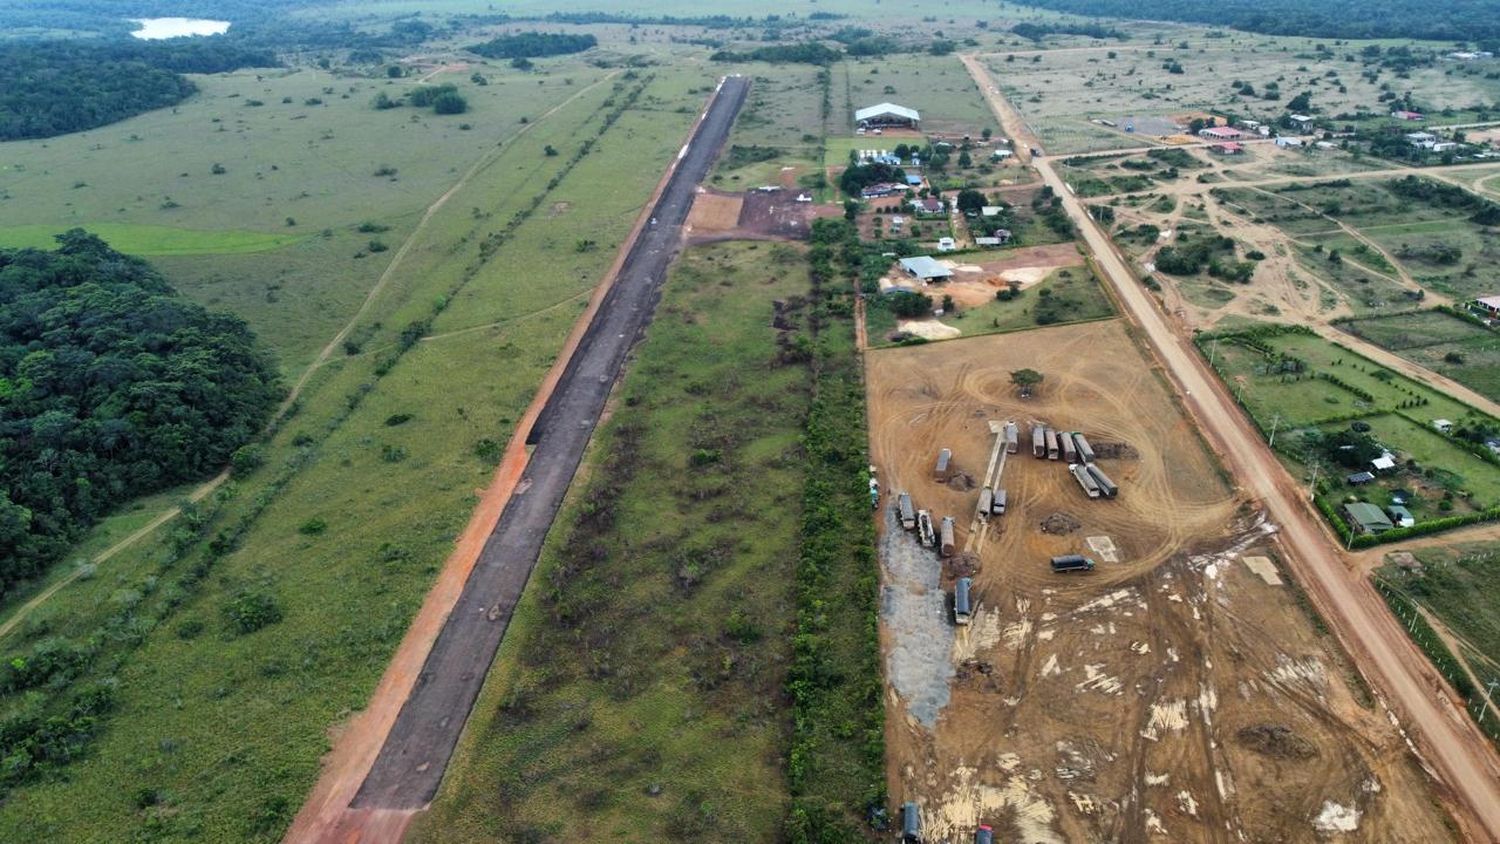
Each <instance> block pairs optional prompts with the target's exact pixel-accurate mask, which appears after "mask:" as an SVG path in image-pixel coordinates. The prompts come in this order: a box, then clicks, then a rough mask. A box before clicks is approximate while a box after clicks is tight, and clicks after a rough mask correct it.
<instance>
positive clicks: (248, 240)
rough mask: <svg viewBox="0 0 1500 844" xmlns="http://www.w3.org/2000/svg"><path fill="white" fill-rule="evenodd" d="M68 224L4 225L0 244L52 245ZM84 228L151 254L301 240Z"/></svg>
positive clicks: (217, 251) (235, 249) (228, 250)
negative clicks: (56, 236) (55, 236)
mask: <svg viewBox="0 0 1500 844" xmlns="http://www.w3.org/2000/svg"><path fill="white" fill-rule="evenodd" d="M68 228H70V227H69V226H59V225H27V226H6V227H3V228H0V247H6V248H11V249H24V248H27V247H30V248H32V249H54V248H56V247H57V241H56V240H54V239H53V236H54V235H57V234H59V233H61V232H62V231H64V230H66V229H68ZM79 228H85V229H88V230H89V231H91V232H93V233H94V234H97V235H99V236H100V237H102V238H104V240H105V241H107V242H108V243H109V245H110V246H112V247H114V249H115V250H116V251H118V252H123V253H125V254H127V255H137V256H140V257H144V258H155V257H160V256H163V255H231V254H241V253H245V252H264V251H266V250H268V249H278V248H280V247H282V246H287V245H290V244H293V243H296V242H297V241H299V240H304V239H305V236H303V235H296V234H269V233H266V232H252V231H198V230H195V229H179V228H173V227H171V226H149V225H136V224H130V223H92V224H84V225H81V226H79Z"/></svg>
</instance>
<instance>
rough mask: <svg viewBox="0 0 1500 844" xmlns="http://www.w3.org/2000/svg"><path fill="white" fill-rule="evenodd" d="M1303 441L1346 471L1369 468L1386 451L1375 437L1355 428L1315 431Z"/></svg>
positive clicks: (1305, 436) (1308, 433)
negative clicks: (1326, 431) (1329, 431)
mask: <svg viewBox="0 0 1500 844" xmlns="http://www.w3.org/2000/svg"><path fill="white" fill-rule="evenodd" d="M1303 440H1304V441H1305V442H1306V443H1307V446H1308V447H1309V448H1310V449H1311V450H1312V451H1314V452H1316V453H1318V454H1321V455H1322V456H1323V457H1324V458H1325V459H1326V460H1328V461H1329V462H1331V463H1334V464H1335V465H1338V466H1343V467H1344V468H1346V469H1364V468H1367V467H1368V466H1369V465H1370V461H1371V460H1374V459H1375V458H1377V457H1379V456H1380V455H1382V454H1384V453H1385V449H1384V448H1382V447H1381V445H1380V443H1379V442H1377V441H1376V440H1375V438H1374V437H1372V436H1370V435H1369V434H1368V433H1366V432H1363V431H1356V430H1354V429H1353V428H1344V429H1342V430H1339V431H1333V432H1332V433H1324V432H1322V431H1319V430H1317V429H1313V430H1311V431H1308V432H1307V433H1305V434H1303Z"/></svg>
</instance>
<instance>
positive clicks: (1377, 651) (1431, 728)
mask: <svg viewBox="0 0 1500 844" xmlns="http://www.w3.org/2000/svg"><path fill="white" fill-rule="evenodd" d="M965 64H966V66H968V68H969V70H970V73H971V74H973V76H974V81H975V83H976V84H978V85H979V88H980V90H981V91H984V92H985V96H986V99H988V100H989V102H990V103H991V105H992V106H996V105H997V104H998V103H1001V102H1003V101H1004V98H1003V97H1001V96H1000V95H999V94H998V92H997V89H996V87H995V85H994V83H993V81H992V80H991V79H990V77H989V74H988V73H987V72H985V71H984V69H983V68H982V67H980V66H979V64H978V63H977V62H976V61H974V60H972V59H966V60H965ZM995 116H996V117H997V118H998V119H999V120H1000V122H1001V125H1002V127H1003V128H1004V129H1005V131H1006V132H1007V133H1008V134H1012V136H1013V137H1017V138H1018V139H1019V137H1020V136H1019V135H1015V134H1014V133H1015V131H1016V129H1017V128H1018V127H1017V126H1016V123H1017V122H1018V121H1019V115H1017V114H1016V112H1015V110H1014V108H1011V107H1010V106H1009V104H1008V103H1006V104H1005V107H1004V108H1000V107H996V108H995ZM1020 128H1024V127H1020ZM1033 164H1034V166H1035V167H1036V169H1037V170H1038V172H1039V173H1040V174H1041V176H1042V180H1043V182H1044V183H1045V184H1047V185H1049V186H1051V188H1052V189H1053V191H1054V192H1055V193H1056V194H1057V195H1058V196H1060V197H1062V200H1063V205H1064V208H1065V209H1066V210H1067V212H1068V215H1069V216H1070V217H1071V218H1072V219H1073V222H1074V224H1075V225H1077V226H1078V228H1079V230H1080V231H1081V232H1082V234H1083V238H1084V241H1085V242H1086V243H1087V244H1088V247H1089V250H1090V251H1091V252H1092V253H1093V255H1094V257H1095V259H1096V260H1097V261H1098V264H1099V267H1100V269H1101V271H1102V272H1103V275H1104V277H1105V278H1106V279H1107V280H1108V281H1109V283H1110V286H1111V287H1112V288H1113V289H1114V291H1115V294H1116V296H1117V297H1118V298H1119V300H1120V302H1121V304H1122V305H1123V307H1124V310H1125V312H1126V314H1127V315H1128V316H1129V318H1130V319H1131V321H1132V322H1134V323H1135V324H1136V325H1138V326H1139V327H1140V328H1141V329H1143V330H1144V332H1145V335H1146V338H1147V339H1148V340H1149V341H1150V344H1151V346H1152V348H1153V349H1154V351H1155V353H1156V355H1157V357H1158V358H1159V359H1160V360H1161V362H1162V363H1163V365H1164V366H1165V367H1166V370H1167V372H1168V374H1169V375H1170V377H1171V378H1172V380H1173V381H1174V383H1175V384H1176V386H1177V388H1178V390H1179V392H1180V393H1181V395H1182V397H1183V401H1184V404H1185V405H1186V407H1187V408H1188V410H1189V412H1190V413H1191V414H1192V415H1193V417H1194V418H1195V419H1196V420H1197V421H1198V423H1199V425H1200V426H1201V427H1202V430H1203V431H1204V433H1205V434H1206V435H1207V436H1208V438H1209V440H1210V442H1212V443H1213V445H1214V446H1215V448H1216V449H1217V450H1218V451H1219V454H1220V457H1221V458H1222V459H1223V460H1224V462H1225V463H1226V465H1227V466H1228V468H1229V470H1230V471H1231V472H1232V473H1233V475H1234V477H1235V478H1236V480H1237V481H1238V482H1239V483H1240V485H1241V486H1242V487H1243V488H1244V489H1245V490H1246V491H1248V492H1249V493H1250V494H1251V495H1253V496H1254V497H1255V498H1257V499H1259V500H1260V501H1262V502H1264V504H1265V506H1266V508H1267V510H1268V511H1269V512H1270V514H1271V517H1272V519H1273V520H1274V521H1275V522H1276V524H1277V525H1278V527H1279V529H1280V531H1281V539H1282V543H1283V545H1284V546H1285V547H1286V549H1287V551H1288V552H1289V553H1288V557H1289V559H1290V561H1291V565H1292V568H1293V569H1294V571H1295V574H1296V576H1297V579H1298V580H1299V582H1301V583H1302V584H1303V585H1304V586H1305V587H1306V588H1307V590H1308V592H1309V593H1310V594H1311V595H1312V597H1313V599H1314V601H1315V603H1316V604H1317V606H1318V609H1319V610H1320V612H1321V613H1322V614H1323V616H1324V618H1325V619H1327V621H1328V623H1329V626H1330V627H1331V628H1332V629H1333V630H1334V632H1335V634H1336V635H1337V636H1338V638H1339V640H1340V642H1341V643H1342V644H1343V645H1344V647H1345V648H1347V649H1348V651H1349V653H1350V654H1351V656H1352V658H1353V659H1354V660H1355V662H1356V663H1357V664H1358V665H1359V666H1360V668H1361V669H1362V671H1363V672H1364V673H1365V674H1366V675H1367V676H1370V677H1371V678H1372V679H1373V680H1374V681H1375V684H1376V686H1377V688H1378V689H1380V690H1381V691H1383V692H1384V693H1386V694H1387V695H1389V698H1387V703H1388V705H1390V706H1391V707H1392V709H1393V710H1394V711H1395V712H1396V713H1399V716H1400V718H1401V720H1402V722H1403V724H1404V726H1405V728H1406V729H1407V731H1408V732H1409V733H1410V734H1411V735H1412V737H1413V738H1414V739H1415V742H1416V746H1417V747H1418V749H1419V751H1420V752H1421V754H1422V756H1423V759H1424V763H1425V764H1426V765H1427V766H1429V768H1431V769H1432V770H1433V772H1434V773H1435V774H1436V775H1437V776H1438V779H1439V780H1440V782H1441V785H1442V786H1443V788H1444V790H1445V791H1446V792H1447V794H1448V796H1449V797H1451V802H1452V803H1453V804H1454V805H1453V808H1454V810H1455V811H1456V814H1457V819H1458V821H1459V823H1460V825H1461V827H1462V830H1463V832H1464V834H1465V835H1466V836H1467V837H1468V838H1469V839H1470V840H1474V841H1500V759H1497V758H1496V753H1495V751H1494V748H1493V747H1492V745H1491V744H1490V743H1489V741H1488V740H1487V739H1486V738H1485V737H1484V736H1483V735H1482V734H1481V733H1480V732H1479V730H1478V729H1477V728H1476V727H1475V726H1474V724H1473V722H1471V721H1470V720H1469V718H1468V717H1467V716H1466V715H1465V714H1464V712H1463V710H1462V708H1461V707H1459V706H1455V705H1454V703H1453V702H1452V700H1451V699H1450V698H1449V696H1448V695H1449V693H1448V689H1447V686H1446V684H1445V683H1444V682H1443V681H1442V678H1441V677H1440V676H1438V675H1437V673H1436V672H1435V671H1434V670H1433V668H1432V666H1431V665H1430V664H1429V663H1428V662H1427V659H1426V658H1425V657H1424V656H1423V655H1422V654H1421V652H1419V651H1418V650H1417V649H1416V647H1415V646H1414V645H1413V644H1412V643H1411V640H1410V639H1408V638H1407V636H1406V634H1405V632H1404V631H1403V630H1402V629H1401V626H1400V625H1399V624H1398V623H1397V622H1396V620H1395V618H1394V617H1393V616H1392V615H1391V613H1390V612H1389V611H1388V610H1387V609H1386V606H1385V603H1384V602H1383V601H1382V600H1381V598H1380V596H1379V595H1378V594H1377V593H1376V592H1375V590H1374V588H1373V587H1372V586H1371V585H1370V583H1369V581H1368V580H1367V579H1366V578H1364V577H1363V576H1362V575H1360V574H1359V573H1357V572H1352V571H1351V570H1350V567H1349V566H1347V565H1346V564H1345V562H1344V560H1343V559H1342V557H1341V555H1340V554H1339V552H1338V550H1337V549H1336V548H1335V546H1334V545H1333V544H1332V543H1331V542H1330V540H1329V535H1328V534H1327V533H1326V532H1324V530H1323V529H1322V527H1321V523H1320V522H1319V521H1318V517H1317V516H1316V514H1314V513H1313V511H1312V510H1311V508H1310V506H1309V505H1308V504H1307V503H1306V502H1305V501H1304V500H1303V498H1302V495H1301V494H1300V491H1299V489H1298V487H1297V485H1296V484H1295V483H1294V482H1293V479H1292V478H1290V477H1289V476H1287V474H1286V472H1285V470H1283V469H1282V468H1281V466H1280V464H1279V463H1277V461H1276V458H1275V457H1274V456H1273V455H1272V454H1271V451H1270V449H1269V448H1267V447H1266V445H1265V443H1264V442H1263V441H1262V440H1261V438H1260V436H1259V435H1258V434H1257V433H1256V432H1255V431H1254V430H1252V429H1251V427H1250V425H1249V423H1248V422H1247V421H1246V419H1245V418H1244V416H1243V415H1241V414H1240V413H1239V411H1238V410H1237V409H1236V408H1235V407H1234V404H1233V403H1232V402H1231V400H1230V398H1229V396H1228V394H1227V393H1226V392H1225V391H1224V390H1223V388H1222V386H1221V385H1220V384H1219V382H1218V380H1217V379H1216V378H1215V377H1214V376H1213V374H1212V373H1210V372H1208V370H1207V367H1206V365H1205V363H1204V362H1203V360H1202V359H1201V356H1199V355H1198V354H1197V352H1196V351H1195V350H1194V349H1193V348H1192V346H1191V344H1190V342H1189V341H1187V340H1186V339H1184V338H1182V337H1179V336H1177V335H1176V334H1175V333H1174V332H1173V331H1172V330H1171V328H1170V326H1169V325H1168V323H1167V321H1166V319H1165V318H1164V316H1163V315H1162V313H1161V312H1160V311H1159V310H1158V309H1157V308H1156V306H1155V304H1154V303H1153V301H1152V300H1151V298H1150V296H1149V295H1147V293H1146V291H1145V288H1144V287H1142V286H1141V285H1140V284H1139V283H1137V282H1136V280H1135V278H1134V277H1133V276H1132V275H1131V274H1130V271H1129V269H1128V268H1127V267H1126V264H1125V262H1124V260H1123V259H1122V258H1121V257H1120V254H1119V253H1118V252H1117V251H1116V250H1115V249H1114V246H1113V244H1112V243H1111V242H1110V241H1109V238H1108V237H1107V236H1106V235H1105V233H1104V232H1103V231H1102V230H1101V229H1100V228H1099V227H1098V225H1096V224H1095V223H1094V220H1093V218H1092V217H1090V216H1089V215H1088V213H1087V212H1086V210H1085V209H1084V207H1083V204H1082V203H1081V202H1079V201H1078V199H1077V197H1075V196H1073V194H1072V193H1071V192H1070V191H1068V189H1067V188H1066V186H1064V184H1063V181H1062V179H1061V178H1060V177H1059V176H1058V175H1057V173H1056V172H1055V171H1054V170H1053V169H1052V167H1051V162H1050V161H1047V160H1045V159H1041V160H1037V161H1034V162H1033Z"/></svg>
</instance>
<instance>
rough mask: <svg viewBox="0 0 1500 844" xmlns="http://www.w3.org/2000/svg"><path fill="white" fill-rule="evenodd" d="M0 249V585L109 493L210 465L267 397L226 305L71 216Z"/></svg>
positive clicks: (269, 401)
mask: <svg viewBox="0 0 1500 844" xmlns="http://www.w3.org/2000/svg"><path fill="white" fill-rule="evenodd" d="M58 242H59V244H60V246H59V248H58V250H57V251H56V252H43V251H39V250H31V249H26V250H0V589H4V588H7V587H9V586H10V585H12V584H14V583H15V582H17V581H18V580H21V579H24V578H29V577H34V576H36V575H37V574H39V573H41V572H42V571H43V570H44V569H45V567H46V566H47V565H48V564H49V563H51V562H53V561H54V560H56V559H57V558H58V557H59V556H60V555H61V554H62V553H63V552H65V551H66V550H67V548H68V547H69V546H70V545H71V544H72V543H74V542H76V541H77V539H78V537H79V536H80V534H81V533H82V532H83V530H84V529H85V528H87V527H88V526H89V525H91V524H93V523H94V522H95V521H96V520H97V519H99V518H100V517H101V516H103V515H105V514H106V513H108V512H109V510H110V509H111V508H112V507H113V506H114V505H116V504H117V503H119V502H120V501H123V500H126V499H129V498H131V497H134V496H137V495H141V494H144V493H149V492H154V491H157V490H160V489H164V488H166V487H169V486H173V485H176V484H180V483H183V482H185V481H190V480H193V479H196V478H202V477H205V476H207V475H210V474H212V473H214V472H216V471H218V470H219V469H221V468H223V467H224V466H225V465H227V464H228V463H229V462H230V456H231V455H232V454H233V453H234V451H235V450H236V449H238V448H239V447H241V446H243V445H245V443H247V442H248V441H249V440H250V439H251V438H252V437H254V436H255V435H256V433H257V432H258V431H259V430H260V429H261V427H262V426H263V425H264V424H265V422H266V420H267V419H268V418H269V416H270V414H271V411H272V410H273V408H274V407H275V405H276V402H277V400H278V399H279V397H280V396H281V387H280V385H279V382H278V379H277V375H276V370H275V367H274V366H273V365H272V363H271V361H270V359H269V357H268V356H267V355H266V353H265V352H264V351H263V350H262V349H261V348H260V346H259V345H258V344H257V343H256V341H255V338H254V336H253V335H252V334H251V333H250V330H249V329H248V328H247V327H246V326H245V324H244V323H243V322H242V321H241V320H239V319H238V318H237V317H233V316H230V315H227V314H220V313H214V312H210V311H208V310H205V309H204V308H202V307H200V306H199V305H196V304H194V303H191V302H188V301H186V300H184V299H182V298H181V297H179V296H178V295H177V294H176V292H175V291H174V290H173V289H172V288H171V286H169V285H168V284H167V282H166V281H165V280H163V279H162V277H161V276H160V275H158V274H157V273H156V272H155V271H154V270H153V269H152V268H151V267H150V265H148V264H146V263H145V262H144V261H141V260H138V259H135V258H131V257H128V256H125V255H121V254H120V253H118V252H115V251H114V250H112V249H110V248H109V247H108V246H107V245H106V244H105V243H104V241H102V240H100V239H99V238H97V237H95V236H93V235H91V234H88V233H87V232H84V231H81V230H78V229H74V230H73V231H70V232H68V233H66V234H63V235H59V236H58Z"/></svg>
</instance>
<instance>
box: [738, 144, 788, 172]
mask: <svg viewBox="0 0 1500 844" xmlns="http://www.w3.org/2000/svg"><path fill="white" fill-rule="evenodd" d="M781 154H782V150H781V148H779V147H763V146H760V145H758V144H750V145H748V146H747V145H743V144H732V145H730V147H729V152H727V153H725V155H724V169H726V170H733V169H735V168H738V167H744V166H745V165H747V164H757V163H759V162H762V161H772V160H774V159H776V158H778V157H779V156H780V155H781Z"/></svg>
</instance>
